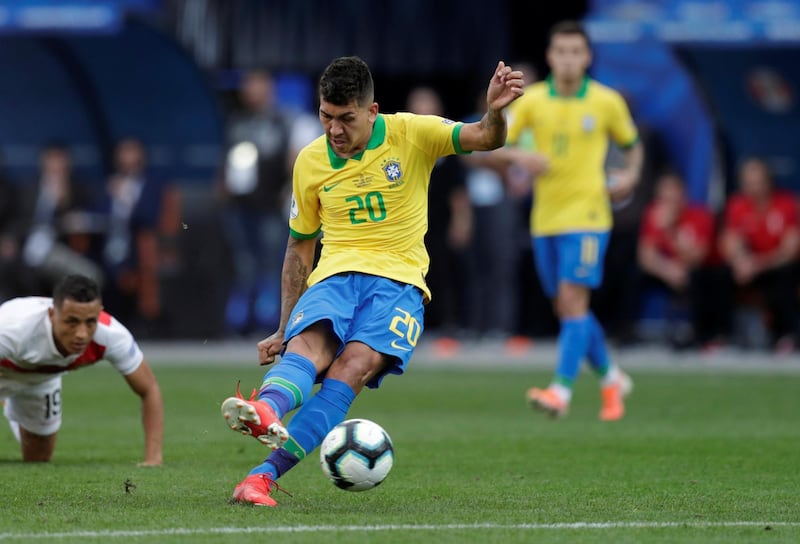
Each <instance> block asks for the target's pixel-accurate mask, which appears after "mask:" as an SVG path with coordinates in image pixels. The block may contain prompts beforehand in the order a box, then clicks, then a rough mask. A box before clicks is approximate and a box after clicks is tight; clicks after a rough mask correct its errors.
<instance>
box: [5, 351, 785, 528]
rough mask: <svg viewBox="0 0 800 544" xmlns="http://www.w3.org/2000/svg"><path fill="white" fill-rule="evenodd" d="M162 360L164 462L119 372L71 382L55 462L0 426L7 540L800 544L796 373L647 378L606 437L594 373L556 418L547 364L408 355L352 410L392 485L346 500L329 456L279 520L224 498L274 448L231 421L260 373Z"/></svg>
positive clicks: (298, 487)
mask: <svg viewBox="0 0 800 544" xmlns="http://www.w3.org/2000/svg"><path fill="white" fill-rule="evenodd" d="M769 364H771V363H765V366H767V365H769ZM153 366H154V369H155V371H156V375H157V377H158V379H159V381H160V383H161V387H162V389H163V392H164V396H165V405H166V406H165V410H166V432H165V446H164V457H165V465H164V466H163V467H160V468H142V467H137V466H136V462H137V461H138V460H140V458H141V455H142V431H141V426H140V424H139V409H138V401H137V398H136V397H135V395H134V394H133V393H132V392H130V391H129V390H128V389H127V386H126V385H125V383H124V382H123V380H122V379H121V378H120V377H119V376H118V375H117V374H116V373H115V372H114V371H113V370H111V369H110V368H109V367H108V366H107V365H100V366H99V367H97V368H93V369H88V370H82V371H80V372H76V373H75V374H72V375H69V376H67V377H66V378H65V380H64V394H63V398H64V407H65V420H64V425H63V427H62V429H61V433H60V436H59V443H58V445H57V450H56V455H55V458H54V460H53V462H52V463H50V464H47V465H25V464H23V463H21V462H20V461H19V460H18V459H19V452H18V446H17V444H16V442H15V441H14V439H13V437H12V435H11V432H10V430H9V429H8V427H7V426H6V425H5V423H4V421H0V542H37V543H39V542H57V543H73V542H74V543H78V542H80V543H84V542H103V543H107V542H112V543H118V542H119V543H121V542H159V543H162V542H166V543H171V542H181V543H188V542H192V543H210V542H226V543H227V542H263V541H267V540H268V541H270V542H334V541H335V542H348V543H350V542H381V543H394V542H398V543H401V542H421V541H425V542H436V543H462V542H482V543H484V542H498V543H516V542H520V543H522V542H525V543H527V542H564V543H567V542H569V543H572V542H615V543H625V542H631V543H634V542H635V543H639V542H703V543H707V542H719V543H732V542H733V543H736V542H743V543H744V542H747V543H750V542H770V543H772V542H798V541H800V373H793V372H784V373H779V374H776V373H770V372H766V371H765V372H760V371H758V370H753V371H749V372H727V373H723V372H710V371H709V372H703V371H679V370H669V369H663V368H662V369H661V370H658V369H647V370H640V371H638V372H632V374H633V377H634V379H635V382H636V389H635V390H634V393H633V395H632V397H631V398H630V399H629V402H628V416H627V417H626V418H625V419H624V420H623V421H620V422H616V423H610V424H609V423H601V422H599V421H598V420H597V411H598V405H599V394H598V386H597V380H596V378H595V377H594V376H592V375H591V374H590V373H588V372H585V373H584V374H583V375H582V376H581V378H580V379H579V381H578V384H577V387H576V391H575V398H574V402H573V406H572V411H571V413H570V415H569V417H568V418H566V419H564V420H560V421H552V420H549V419H547V418H545V417H544V416H543V415H542V414H539V413H534V412H532V411H531V410H530V409H529V408H528V407H527V406H526V404H525V402H524V400H523V399H524V392H525V390H526V388H527V387H529V386H530V385H535V384H545V383H546V382H547V380H548V378H549V372H548V371H545V370H542V369H541V368H538V369H534V368H530V369H526V368H509V367H500V366H498V367H492V366H491V365H485V366H482V367H480V368H472V369H470V368H466V367H459V366H458V365H454V364H452V363H448V365H447V366H446V367H442V366H439V367H436V366H435V365H432V364H425V365H418V366H414V363H413V362H412V364H411V367H410V369H409V372H408V373H407V375H406V376H404V377H401V378H398V377H394V376H392V377H389V378H387V380H386V381H385V382H384V386H383V387H382V388H381V390H379V391H377V392H376V391H369V390H366V391H365V392H364V393H363V394H362V395H361V396H360V397H359V398H358V400H357V401H356V403H355V404H354V406H353V408H352V410H351V412H350V414H349V415H348V417H365V418H368V419H373V420H375V421H376V422H378V423H380V424H381V425H382V426H383V427H384V428H385V429H386V430H387V431H388V432H389V434H390V435H391V437H392V439H393V441H394V445H395V454H396V458H395V464H394V468H393V469H392V472H391V473H390V474H389V477H388V478H387V480H386V482H385V483H384V484H383V485H381V486H380V487H378V488H376V489H374V490H371V491H366V492H362V493H348V492H346V491H342V490H339V489H337V488H335V487H334V486H333V485H332V484H331V483H330V482H328V481H327V480H326V479H325V477H324V476H323V474H322V471H321V470H320V467H319V462H318V452H314V453H313V454H311V456H310V457H309V458H308V459H307V460H306V461H304V462H303V463H302V464H301V465H299V466H298V467H297V468H296V469H295V470H294V471H292V472H291V473H289V474H288V475H287V476H286V477H285V478H283V479H282V480H281V485H282V486H283V487H284V488H285V489H287V490H288V491H289V492H290V493H291V494H292V495H291V496H287V495H284V494H282V493H278V494H277V495H276V498H277V500H278V501H279V507H278V508H274V509H271V508H257V507H248V506H241V505H231V504H229V502H228V499H229V497H230V495H231V492H232V490H233V487H234V485H235V484H236V483H237V482H238V481H239V480H241V479H242V478H243V477H244V475H245V474H246V472H247V471H248V470H249V469H250V468H251V467H252V466H253V465H255V464H257V463H258V462H260V461H261V459H263V458H264V457H265V456H266V454H267V453H268V450H267V449H266V448H264V447H263V446H261V445H260V444H259V443H258V442H256V441H255V440H253V439H252V438H249V437H243V436H240V435H236V434H234V433H232V432H231V431H230V430H228V429H227V428H226V426H225V424H224V422H223V420H222V418H221V417H220V415H219V404H220V402H221V401H222V400H223V399H224V398H225V397H226V396H229V395H230V394H231V393H232V392H233V390H234V387H235V385H236V381H237V380H241V381H242V390H243V391H248V392H249V390H250V389H251V388H252V387H253V386H254V385H256V384H258V383H260V379H261V377H262V375H263V369H262V368H259V367H258V366H256V365H255V364H253V366H243V365H241V364H237V365H235V366H231V365H227V364H225V363H224V362H222V361H220V363H219V365H217V366H213V365H203V366H201V367H199V368H195V367H193V366H191V365H188V364H181V365H176V364H169V363H166V362H159V361H155V362H154V363H153Z"/></svg>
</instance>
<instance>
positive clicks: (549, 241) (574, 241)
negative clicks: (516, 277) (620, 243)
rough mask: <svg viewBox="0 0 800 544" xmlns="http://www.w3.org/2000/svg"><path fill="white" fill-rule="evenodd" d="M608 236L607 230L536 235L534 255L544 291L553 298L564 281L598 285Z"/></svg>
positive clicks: (533, 240)
mask: <svg viewBox="0 0 800 544" xmlns="http://www.w3.org/2000/svg"><path fill="white" fill-rule="evenodd" d="M609 237H610V233H609V232H608V231H605V232H570V233H567V234H555V235H551V236H534V237H533V239H532V245H533V259H534V262H535V264H536V272H537V273H538V275H539V281H540V282H541V285H542V290H543V291H544V293H545V294H546V295H547V296H548V297H550V298H554V297H555V296H556V294H557V293H558V284H559V283H561V282H562V281H568V282H570V283H576V284H578V285H585V286H587V287H589V288H591V289H594V288H596V287H599V286H600V283H601V282H602V281H603V259H604V258H605V254H606V249H607V248H608V239H609Z"/></svg>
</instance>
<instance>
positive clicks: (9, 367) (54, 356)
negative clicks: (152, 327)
mask: <svg viewBox="0 0 800 544" xmlns="http://www.w3.org/2000/svg"><path fill="white" fill-rule="evenodd" d="M52 305H53V299H52V298H49V297H21V298H15V299H11V300H9V301H7V302H5V303H4V304H2V305H0V378H2V379H6V380H13V381H19V382H24V383H41V382H44V381H46V380H49V379H50V378H53V377H54V376H57V375H60V374H63V373H65V372H69V371H71V370H75V369H78V368H81V367H84V366H88V365H93V364H94V363H96V362H98V361H108V362H110V363H111V364H112V365H113V366H114V368H116V369H117V370H118V371H119V372H120V373H121V374H122V375H128V374H130V373H132V372H134V371H135V370H136V369H137V368H139V365H140V364H142V360H143V359H144V355H143V354H142V350H141V349H139V346H138V345H137V344H136V341H135V340H134V338H133V335H132V334H131V333H130V331H129V330H128V329H126V328H125V326H124V325H122V323H120V322H119V321H117V320H116V319H114V318H113V317H112V316H111V315H110V314H108V313H106V312H101V313H100V318H99V319H98V324H97V330H96V331H95V335H94V339H93V340H92V341H91V342H90V343H89V345H88V346H87V347H86V349H85V350H84V351H83V353H79V354H76V355H70V356H69V357H64V356H63V355H61V354H60V353H59V352H58V349H56V345H55V341H54V340H53V325H52V323H51V322H50V317H49V315H48V311H47V310H48V309H49V308H50V307H52Z"/></svg>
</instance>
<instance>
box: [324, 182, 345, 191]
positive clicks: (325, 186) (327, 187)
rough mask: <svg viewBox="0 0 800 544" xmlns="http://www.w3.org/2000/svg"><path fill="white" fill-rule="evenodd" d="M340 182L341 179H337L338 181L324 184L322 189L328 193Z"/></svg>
mask: <svg viewBox="0 0 800 544" xmlns="http://www.w3.org/2000/svg"><path fill="white" fill-rule="evenodd" d="M340 183H341V181H337V182H334V183H331V184H330V185H323V186H322V190H323V191H325V192H326V193H327V192H328V191H330V190H331V189H333V188H334V187H336V186H337V185H339V184H340Z"/></svg>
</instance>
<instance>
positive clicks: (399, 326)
mask: <svg viewBox="0 0 800 544" xmlns="http://www.w3.org/2000/svg"><path fill="white" fill-rule="evenodd" d="M423 311H424V309H423V305H422V292H421V291H420V290H419V289H418V288H417V287H415V286H413V285H410V284H406V283H400V282H397V281H394V280H390V279H388V278H383V277H380V276H372V275H369V274H360V273H349V274H337V275H335V276H331V277H329V278H325V279H324V280H322V281H320V282H318V283H315V284H314V285H312V286H311V287H309V288H308V290H307V291H306V292H305V293H303V295H302V296H301V297H300V300H298V301H297V304H296V305H295V307H294V310H293V311H292V314H291V315H290V316H289V323H288V325H287V326H286V335H285V341H286V342H288V341H289V340H290V339H291V338H292V337H294V336H297V335H298V334H300V333H301V332H303V330H305V329H306V328H307V327H309V326H310V325H313V324H314V323H316V322H318V321H328V322H329V323H330V324H331V327H332V329H333V332H334V334H335V335H336V336H337V337H338V338H339V341H340V342H341V344H340V346H339V350H338V351H337V353H336V356H337V357H338V356H339V355H340V354H341V353H342V351H343V350H344V346H345V344H347V343H348V342H353V341H356V342H361V343H363V344H366V345H368V346H369V347H371V348H372V349H374V350H375V351H377V352H379V353H385V354H386V355H389V356H390V357H391V359H392V361H393V364H392V365H391V366H390V367H389V368H387V370H386V372H384V373H383V374H380V375H378V376H376V377H375V378H373V379H372V380H371V381H370V382H369V383H367V387H371V388H376V387H378V386H379V385H380V382H381V380H383V377H384V376H385V375H386V374H402V373H403V372H404V371H405V368H406V365H407V364H408V361H409V360H410V359H411V356H412V355H413V354H414V348H415V347H416V345H417V342H418V341H419V338H420V335H421V334H422V329H423V322H422V321H423ZM321 378H322V377H321V376H320V377H319V378H318V379H321Z"/></svg>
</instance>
